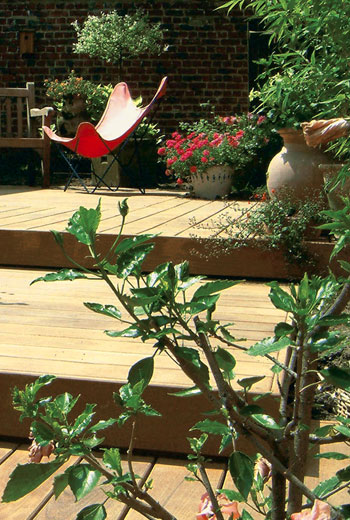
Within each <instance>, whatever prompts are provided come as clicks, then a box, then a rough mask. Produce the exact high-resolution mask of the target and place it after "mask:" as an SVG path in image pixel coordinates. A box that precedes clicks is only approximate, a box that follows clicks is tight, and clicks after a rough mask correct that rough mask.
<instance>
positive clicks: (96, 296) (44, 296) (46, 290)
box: [0, 268, 286, 452]
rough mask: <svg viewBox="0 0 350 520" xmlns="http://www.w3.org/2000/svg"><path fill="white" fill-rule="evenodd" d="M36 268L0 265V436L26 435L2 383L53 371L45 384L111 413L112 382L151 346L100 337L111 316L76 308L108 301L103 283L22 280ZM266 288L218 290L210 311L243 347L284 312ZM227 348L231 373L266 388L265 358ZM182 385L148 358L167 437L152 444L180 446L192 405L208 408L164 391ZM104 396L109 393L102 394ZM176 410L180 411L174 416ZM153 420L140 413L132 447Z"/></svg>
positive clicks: (152, 395) (111, 325) (166, 363)
mask: <svg viewBox="0 0 350 520" xmlns="http://www.w3.org/2000/svg"><path fill="white" fill-rule="evenodd" d="M44 273H45V271H40V270H31V269H13V268H1V269H0V308H1V313H0V324H1V327H0V366H1V372H2V374H1V378H0V387H1V389H2V392H3V393H2V395H3V396H6V397H4V398H3V400H2V402H1V404H0V416H2V414H5V413H6V415H7V417H8V418H7V420H6V422H3V423H0V434H3V435H9V436H13V435H22V436H23V435H24V436H26V435H27V428H28V426H27V425H25V424H23V425H19V424H18V420H17V419H18V417H17V413H14V412H9V409H10V408H11V407H10V393H9V389H10V388H11V387H13V386H14V385H18V384H24V383H26V382H28V381H29V380H31V377H32V376H38V375H40V374H43V373H46V374H47V373H50V374H54V375H56V376H57V377H58V380H57V381H56V382H55V384H54V385H53V388H54V390H55V391H57V392H61V391H66V390H68V391H70V392H71V393H74V394H78V393H80V394H82V398H83V399H84V401H87V402H96V401H97V402H99V403H100V404H101V409H100V412H101V414H102V416H104V417H106V416H107V415H108V414H109V415H110V414H115V413H116V409H115V405H114V404H113V402H112V399H111V396H112V392H113V391H115V390H116V387H115V385H116V384H117V385H120V384H122V383H123V382H125V381H126V378H127V374H128V370H129V368H130V366H131V365H132V364H134V363H135V362H136V361H138V360H139V359H141V358H142V357H146V356H149V355H150V352H152V345H149V344H147V342H146V343H142V342H141V341H140V340H138V339H128V338H118V339H114V338H111V337H109V336H106V335H105V334H104V332H103V331H104V330H106V329H111V330H116V329H118V328H119V327H120V325H119V323H118V322H117V321H116V320H113V319H112V318H107V317H105V316H103V315H99V314H96V313H93V312H91V311H89V310H88V309H87V308H86V307H84V305H83V302H85V301H90V302H91V301H93V302H98V303H104V304H111V303H115V301H114V298H113V295H112V294H111V292H110V289H109V288H108V287H107V285H105V284H104V283H103V282H100V281H87V280H78V281H75V282H73V283H72V282H56V283H44V282H39V283H37V284H34V285H32V286H30V282H31V281H32V280H33V279H35V278H37V277H38V276H41V275H42V274H44ZM268 291H269V288H268V287H267V286H265V285H264V284H258V283H252V282H245V283H241V284H239V285H237V286H235V287H233V288H231V289H229V290H227V291H224V292H223V294H222V297H221V299H220V301H219V305H218V309H217V313H216V316H217V318H218V319H220V320H221V321H222V322H223V323H228V322H234V323H235V326H234V327H233V328H232V332H233V333H234V334H235V336H236V337H237V338H247V341H246V342H244V344H246V345H247V346H249V345H251V344H253V343H255V342H256V341H258V340H260V339H262V338H264V337H266V336H269V335H271V334H272V332H273V328H274V325H275V324H276V323H277V322H278V321H283V320H285V319H286V314H285V313H284V312H281V311H279V310H277V309H274V307H273V306H272V304H271V303H270V301H269V299H268ZM234 355H235V356H236V359H237V367H236V373H237V378H242V377H246V376H250V375H253V374H254V375H256V374H258V375H265V379H263V380H262V381H261V383H259V384H258V385H257V387H256V390H257V391H258V390H259V391H263V392H274V390H275V384H276V381H275V379H274V375H273V373H272V372H271V371H270V366H271V364H270V362H268V361H267V360H265V359H255V358H252V357H250V356H248V355H246V354H245V353H244V352H242V351H236V352H235V353H234ZM65 386H66V387H68V388H65ZM188 386H191V383H190V381H189V380H188V379H187V378H186V376H185V375H184V374H183V373H182V372H181V371H179V369H178V368H177V367H176V365H174V364H173V363H172V362H171V360H170V359H169V358H168V357H167V356H158V357H157V358H156V369H155V375H154V378H153V380H152V385H151V387H150V388H149V391H148V397H149V399H150V401H151V402H153V404H154V406H155V408H156V409H159V410H160V411H161V412H162V413H163V414H164V419H158V420H157V428H164V432H165V431H167V432H168V433H167V438H164V439H163V440H160V441H159V443H158V448H159V449H162V450H166V451H169V450H172V451H178V452H179V451H180V452H181V451H186V450H187V442H186V441H184V439H185V437H186V428H188V427H190V426H192V425H193V423H194V419H193V410H197V412H198V415H199V414H200V413H201V412H203V411H205V410H207V408H208V405H207V403H206V402H205V401H204V400H203V399H201V398H200V397H194V398H187V399H179V398H178V397H174V396H169V395H168V394H169V392H173V391H176V390H177V389H180V388H184V387H188ZM50 391H51V390H50ZM52 391H53V390H52ZM106 396H109V397H107V399H106ZM271 406H272V407H273V402H272V401H271ZM177 414H181V417H182V421H180V423H179V421H178V415H177ZM154 420H155V419H152V420H151V421H150V420H149V419H145V427H146V428H147V431H148V430H149V435H148V436H146V437H145V438H144V439H143V440H141V439H140V443H143V444H140V446H139V447H142V448H147V449H150V448H152V444H154V438H153V426H154ZM115 435H116V433H115V431H113V429H112V432H111V434H110V437H108V441H109V442H111V443H112V442H114V443H115V442H116V438H115ZM117 439H118V441H117V442H119V443H121V442H122V444H123V445H125V443H126V442H127V438H123V436H122V438H121V437H120V434H119V433H118V437H117ZM184 442H185V445H184Z"/></svg>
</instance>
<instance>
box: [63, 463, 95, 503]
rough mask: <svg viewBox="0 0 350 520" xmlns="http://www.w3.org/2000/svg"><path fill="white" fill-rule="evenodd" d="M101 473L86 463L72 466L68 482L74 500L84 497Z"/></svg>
mask: <svg viewBox="0 0 350 520" xmlns="http://www.w3.org/2000/svg"><path fill="white" fill-rule="evenodd" d="M100 477H101V473H100V472H99V471H97V470H96V469H94V468H92V467H91V466H89V465H88V464H79V465H78V466H73V467H72V469H71V470H70V472H69V476H68V483H69V486H70V488H71V490H72V492H73V494H74V496H75V499H76V501H78V500H80V499H81V498H83V497H85V496H86V495H87V494H88V493H90V491H92V490H93V489H94V487H95V486H96V485H97V483H98V481H99V480H100Z"/></svg>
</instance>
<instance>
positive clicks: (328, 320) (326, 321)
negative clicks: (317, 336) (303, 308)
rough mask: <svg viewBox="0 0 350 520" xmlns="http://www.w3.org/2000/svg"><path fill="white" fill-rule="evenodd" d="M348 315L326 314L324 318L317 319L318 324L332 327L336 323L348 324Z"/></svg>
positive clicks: (349, 318)
mask: <svg viewBox="0 0 350 520" xmlns="http://www.w3.org/2000/svg"><path fill="white" fill-rule="evenodd" d="M349 323H350V316H349V315H348V314H340V315H339V316H328V317H324V318H320V319H319V320H318V325H322V326H326V327H334V326H337V325H343V324H345V325H349Z"/></svg>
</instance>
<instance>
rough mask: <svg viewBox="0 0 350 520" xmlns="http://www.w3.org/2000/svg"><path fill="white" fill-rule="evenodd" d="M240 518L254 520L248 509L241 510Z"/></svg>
mask: <svg viewBox="0 0 350 520" xmlns="http://www.w3.org/2000/svg"><path fill="white" fill-rule="evenodd" d="M241 519H242V520H254V518H253V517H252V515H251V514H250V513H248V511H247V510H246V509H243V511H242V514H241Z"/></svg>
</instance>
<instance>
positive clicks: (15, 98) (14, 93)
mask: <svg viewBox="0 0 350 520" xmlns="http://www.w3.org/2000/svg"><path fill="white" fill-rule="evenodd" d="M53 113H54V109H53V108H51V107H45V108H42V109H38V108H35V91H34V83H31V82H28V83H27V84H26V87H25V88H6V87H5V88H0V148H31V149H33V150H35V151H37V152H38V153H39V154H40V156H41V169H42V175H43V182H42V185H43V187H48V186H49V185H50V139H49V138H48V137H47V135H46V134H45V132H42V134H41V135H40V131H39V129H40V128H41V127H42V126H43V125H44V124H45V125H47V126H50V124H51V118H52V115H53ZM36 117H41V121H40V122H39V123H38V124H35V121H34V120H33V118H36Z"/></svg>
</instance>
